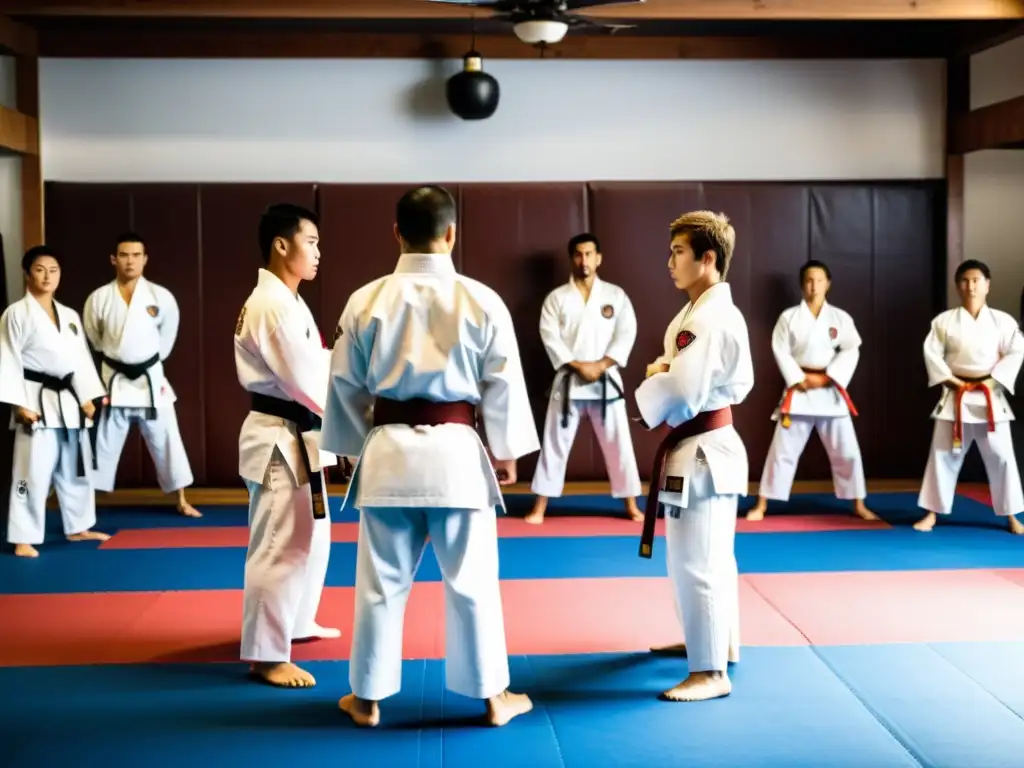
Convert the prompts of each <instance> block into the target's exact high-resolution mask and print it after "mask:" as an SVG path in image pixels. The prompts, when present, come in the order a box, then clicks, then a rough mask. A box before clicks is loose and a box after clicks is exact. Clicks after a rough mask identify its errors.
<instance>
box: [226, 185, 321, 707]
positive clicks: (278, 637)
mask: <svg viewBox="0 0 1024 768" xmlns="http://www.w3.org/2000/svg"><path fill="white" fill-rule="evenodd" d="M319 242H320V233H319V228H318V226H317V217H316V214H314V213H313V212H312V211H308V210H306V209H305V208H301V207H299V206H295V205H288V204H280V205H274V206H271V207H270V208H268V209H267V211H266V212H265V213H264V214H263V217H262V219H261V220H260V226H259V243H260V251H261V255H262V256H263V263H264V264H265V268H263V269H260V270H259V279H258V282H257V283H256V287H255V288H254V289H253V292H252V293H251V294H249V298H248V299H247V300H246V302H245V304H244V305H243V307H242V311H241V312H240V314H239V315H238V321H237V323H236V325H235V368H236V370H237V372H238V382H239V384H241V385H242V387H243V389H245V391H246V392H247V393H249V398H250V406H249V407H250V411H249V414H248V416H246V418H245V421H244V422H243V423H242V429H241V432H240V433H239V435H238V473H239V474H240V475H241V476H242V479H243V480H244V481H245V486H246V488H247V489H248V491H249V549H248V551H247V552H246V556H245V587H244V595H243V606H242V612H243V616H242V647H241V658H242V660H243V661H249V662H251V663H252V672H253V674H254V675H255V676H256V677H257V678H259V679H261V680H265V681H266V682H268V683H271V684H272V685H278V686H283V687H299V688H304V687H309V686H312V685H314V684H315V682H316V681H315V680H314V678H313V676H312V675H311V674H309V672H307V671H306V670H304V669H302V668H300V667H298V666H296V665H295V664H293V663H292V662H291V646H292V641H293V640H298V639H306V638H336V637H340V636H341V632H340V631H338V630H337V629H334V628H329V627H322V626H320V625H319V624H317V622H316V614H317V610H318V608H319V606H320V596H321V594H322V593H323V588H324V580H325V579H326V577H327V562H328V559H329V557H330V553H331V520H330V511H329V509H328V508H327V499H326V492H327V483H326V480H325V478H324V474H323V470H322V467H324V466H330V465H331V464H333V463H335V457H333V456H330V455H327V454H323V453H322V452H321V451H320V450H319V431H318V428H319V421H320V417H321V416H322V415H323V412H324V401H325V400H326V399H327V384H328V375H329V371H330V363H331V353H330V351H329V350H327V349H325V348H324V344H323V337H322V336H321V335H320V331H319V329H318V328H317V325H316V320H315V319H314V318H313V314H312V312H310V311H309V307H308V306H307V305H306V302H304V301H303V300H302V297H301V296H300V295H299V284H300V283H301V282H302V281H303V280H313V279H315V278H316V273H317V268H318V265H319V263H320V249H319Z"/></svg>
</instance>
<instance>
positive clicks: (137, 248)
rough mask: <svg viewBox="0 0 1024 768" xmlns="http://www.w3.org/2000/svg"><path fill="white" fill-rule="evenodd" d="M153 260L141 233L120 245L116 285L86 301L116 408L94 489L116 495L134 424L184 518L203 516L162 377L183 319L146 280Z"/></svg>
mask: <svg viewBox="0 0 1024 768" xmlns="http://www.w3.org/2000/svg"><path fill="white" fill-rule="evenodd" d="M148 260H149V256H148V255H147V254H146V245H145V243H144V242H143V240H142V238H141V237H140V236H139V235H138V234H136V233H135V232H125V233H123V234H121V235H119V236H118V238H117V241H116V242H115V243H114V253H113V254H112V255H111V257H110V263H111V264H113V265H114V271H115V277H114V279H113V280H112V281H111V282H109V283H107V284H106V285H104V286H103V287H102V288H97V289H96V290H95V291H93V292H92V293H91V294H90V295H89V298H87V299H86V301H85V308H84V309H83V312H82V314H83V319H84V320H85V333H86V336H88V338H89V343H90V344H91V345H92V348H93V349H94V350H95V351H96V352H97V353H98V355H99V357H100V362H101V371H102V376H103V381H104V382H105V383H106V388H107V390H108V392H109V393H110V403H109V406H108V407H107V408H105V409H104V411H103V413H102V415H101V416H100V417H99V437H98V439H97V442H96V453H97V456H96V460H97V461H96V463H97V467H98V471H97V476H96V489H97V490H100V491H108V492H109V491H112V490H114V482H115V479H116V477H117V466H118V464H119V463H120V460H121V452H122V451H123V450H124V441H125V440H126V439H127V437H128V430H129V429H131V425H132V422H136V423H137V424H138V425H139V430H140V431H141V432H142V439H143V441H144V442H145V443H146V449H147V450H148V451H149V455H150V457H151V458H152V460H153V465H154V466H155V467H156V476H157V482H158V483H159V484H160V490H162V491H163V492H164V493H174V494H176V495H177V497H178V499H177V501H178V511H179V512H180V513H181V514H183V515H186V516H188V517H202V515H201V514H200V513H199V511H198V510H197V509H196V508H195V507H193V506H192V505H191V504H189V503H188V500H187V499H186V498H185V488H186V487H188V486H190V485H192V480H193V478H192V467H191V465H190V464H189V460H188V455H187V454H186V453H185V445H184V443H182V440H181V432H180V431H179V430H178V416H177V413H176V412H175V408H174V403H175V401H176V400H177V396H176V395H175V394H174V390H173V389H172V388H171V383H170V382H169V381H168V380H167V378H166V377H165V376H164V362H165V361H166V360H167V358H168V357H169V356H170V354H171V350H172V349H173V348H174V342H175V341H176V340H177V338H178V323H179V321H180V319H181V318H180V313H179V311H178V302H177V301H176V300H175V298H174V295H173V294H172V293H171V292H170V291H168V290H167V289H166V288H164V287H163V286H160V285H157V284H156V283H153V282H150V281H149V280H147V279H146V278H145V277H143V276H142V272H143V270H144V269H145V267H146V262H147V261H148Z"/></svg>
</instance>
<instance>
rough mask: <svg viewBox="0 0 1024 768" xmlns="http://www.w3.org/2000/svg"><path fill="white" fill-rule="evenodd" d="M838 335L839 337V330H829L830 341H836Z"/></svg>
mask: <svg viewBox="0 0 1024 768" xmlns="http://www.w3.org/2000/svg"><path fill="white" fill-rule="evenodd" d="M838 335H839V329H838V328H829V329H828V337H829V338H830V339H835V338H836V337H837V336H838Z"/></svg>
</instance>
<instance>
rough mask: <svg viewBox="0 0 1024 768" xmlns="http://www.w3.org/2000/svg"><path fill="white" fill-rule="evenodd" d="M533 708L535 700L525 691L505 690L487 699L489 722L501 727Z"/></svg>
mask: <svg viewBox="0 0 1024 768" xmlns="http://www.w3.org/2000/svg"><path fill="white" fill-rule="evenodd" d="M531 709H533V702H532V701H530V697H529V696H527V695H526V694H525V693H512V692H511V691H505V692H504V693H502V694H500V695H498V696H493V697H492V698H490V699H488V700H487V723H488V724H489V725H493V726H495V727H499V726H502V725H505V724H506V723H507V722H509V721H510V720H511V719H512V718H514V717H518V716H519V715H525V714H526V713H527V712H529V711H530V710H531Z"/></svg>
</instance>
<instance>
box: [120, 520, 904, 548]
mask: <svg viewBox="0 0 1024 768" xmlns="http://www.w3.org/2000/svg"><path fill="white" fill-rule="evenodd" d="M889 527H890V526H889V524H888V523H884V522H881V521H878V522H869V521H867V520H861V519H860V518H858V517H854V516H853V515H828V514H826V515H774V516H772V515H769V516H768V517H766V518H765V519H764V520H762V521H761V522H759V523H748V522H747V521H746V520H745V519H743V518H740V519H739V520H737V521H736V530H737V531H738V532H740V533H814V532H818V531H855V530H883V529H887V528H889ZM656 532H657V535H659V536H663V535H664V532H665V531H664V521H663V520H659V521H658V524H657V527H656ZM498 535H499V536H500V537H502V538H534V537H535V538H540V537H548V538H568V537H587V536H637V537H639V536H640V523H634V522H632V521H630V520H625V519H615V518H604V517H550V518H547V519H546V520H545V521H544V524H543V525H530V524H529V523H527V522H525V521H524V520H523V519H522V518H516V517H499V518H498ZM358 539H359V524H358V523H332V524H331V540H332V541H334V542H335V543H353V542H355V541H358ZM248 543H249V529H248V528H245V527H243V526H192V527H184V526H182V527H175V528H125V529H122V530H120V531H118V532H117V533H115V534H114V535H113V536H112V537H111V538H110V539H109V540H108V541H105V542H104V543H103V544H101V545H100V549H178V548H185V547H242V548H245V547H246V546H248Z"/></svg>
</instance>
